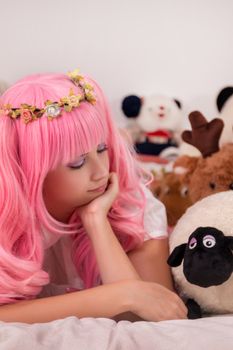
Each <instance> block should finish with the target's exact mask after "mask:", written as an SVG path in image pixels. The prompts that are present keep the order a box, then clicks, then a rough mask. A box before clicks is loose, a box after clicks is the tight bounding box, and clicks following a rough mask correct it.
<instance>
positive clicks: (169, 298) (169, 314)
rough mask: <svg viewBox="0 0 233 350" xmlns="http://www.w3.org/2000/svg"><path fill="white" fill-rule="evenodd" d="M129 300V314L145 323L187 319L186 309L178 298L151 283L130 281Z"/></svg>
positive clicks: (167, 290)
mask: <svg viewBox="0 0 233 350" xmlns="http://www.w3.org/2000/svg"><path fill="white" fill-rule="evenodd" d="M131 286H132V289H131V288H129V289H128V291H129V292H130V295H129V298H130V300H131V302H132V305H131V307H130V308H131V310H130V311H131V312H133V313H134V314H136V315H138V316H139V317H141V318H142V319H144V320H146V321H163V320H174V319H185V318H187V308H186V306H185V305H184V303H183V301H182V300H181V299H180V298H179V296H178V295H177V294H176V293H174V292H171V291H170V290H169V289H167V288H165V287H163V286H161V285H159V284H157V283H152V282H144V281H140V280H135V281H132V284H131Z"/></svg>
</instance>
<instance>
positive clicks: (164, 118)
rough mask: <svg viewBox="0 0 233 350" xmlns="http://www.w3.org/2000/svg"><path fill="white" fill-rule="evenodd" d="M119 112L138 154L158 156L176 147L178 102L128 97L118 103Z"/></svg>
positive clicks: (180, 119) (179, 118) (180, 123)
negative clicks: (122, 116)
mask: <svg viewBox="0 0 233 350" xmlns="http://www.w3.org/2000/svg"><path fill="white" fill-rule="evenodd" d="M122 111H123V113H124V115H125V116H126V117H127V118H129V124H128V129H129V131H130V133H131V136H132V139H133V142H134V144H135V146H136V151H137V152H138V153H141V154H148V155H159V154H161V152H162V151H163V150H165V149H166V148H168V147H172V148H174V147H177V146H178V145H179V143H180V134H181V130H182V126H183V114H182V110H181V103H180V102H179V101H178V100H175V99H172V98H169V97H167V96H160V95H152V96H147V97H139V96H136V95H129V96H126V97H125V98H124V99H123V101H122Z"/></svg>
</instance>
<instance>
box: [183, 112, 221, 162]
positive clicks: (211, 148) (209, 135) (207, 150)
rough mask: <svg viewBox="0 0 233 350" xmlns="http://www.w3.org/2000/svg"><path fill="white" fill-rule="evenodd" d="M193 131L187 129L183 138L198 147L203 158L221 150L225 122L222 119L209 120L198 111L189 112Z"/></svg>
mask: <svg viewBox="0 0 233 350" xmlns="http://www.w3.org/2000/svg"><path fill="white" fill-rule="evenodd" d="M189 120H190V123H191V126H192V131H188V130H185V131H183V133H182V135H181V136H182V139H183V140H184V141H185V142H187V143H189V144H190V145H193V146H194V147H196V148H197V149H198V150H199V151H200V152H201V154H202V156H203V158H206V157H209V156H210V155H211V154H213V153H215V152H218V151H219V139H220V136H221V133H222V130H223V126H224V123H223V121H222V120H221V119H218V118H215V119H213V120H211V121H210V122H208V121H207V120H206V118H205V117H204V116H203V114H201V113H200V112H198V111H195V112H192V113H190V114H189Z"/></svg>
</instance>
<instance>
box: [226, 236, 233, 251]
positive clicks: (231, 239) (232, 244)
mask: <svg viewBox="0 0 233 350" xmlns="http://www.w3.org/2000/svg"><path fill="white" fill-rule="evenodd" d="M224 239H225V242H226V244H227V246H228V247H229V248H230V249H231V250H233V236H226V237H224Z"/></svg>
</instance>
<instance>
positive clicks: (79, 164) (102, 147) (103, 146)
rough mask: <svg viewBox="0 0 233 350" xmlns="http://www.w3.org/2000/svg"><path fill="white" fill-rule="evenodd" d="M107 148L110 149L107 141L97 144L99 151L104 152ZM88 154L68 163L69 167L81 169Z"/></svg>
mask: <svg viewBox="0 0 233 350" xmlns="http://www.w3.org/2000/svg"><path fill="white" fill-rule="evenodd" d="M107 150H108V146H107V144H106V143H100V144H99V145H98V146H97V153H103V152H105V151H107ZM87 155H88V153H87V154H84V155H82V156H80V157H79V159H78V160H77V161H76V162H75V163H71V164H68V167H69V168H71V169H80V168H81V167H82V166H83V165H84V164H85V163H86V158H87Z"/></svg>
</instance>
